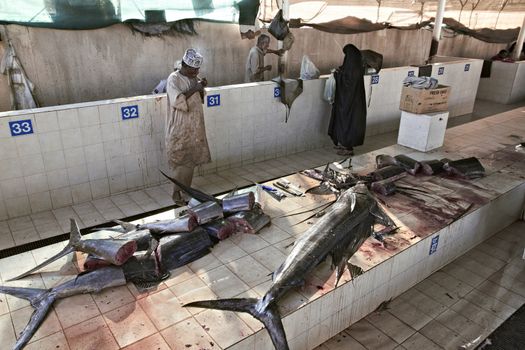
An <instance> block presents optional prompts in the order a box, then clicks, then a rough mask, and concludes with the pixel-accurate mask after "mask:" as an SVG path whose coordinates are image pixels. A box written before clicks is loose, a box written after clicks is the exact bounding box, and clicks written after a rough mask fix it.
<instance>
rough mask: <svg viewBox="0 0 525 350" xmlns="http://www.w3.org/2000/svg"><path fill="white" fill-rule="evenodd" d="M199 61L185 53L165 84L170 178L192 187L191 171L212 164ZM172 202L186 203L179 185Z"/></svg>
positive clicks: (191, 51)
mask: <svg viewBox="0 0 525 350" xmlns="http://www.w3.org/2000/svg"><path fill="white" fill-rule="evenodd" d="M202 62H203V57H202V55H200V54H199V53H198V52H197V51H195V50H194V49H188V50H186V52H185V53H184V57H183V58H182V66H181V68H180V69H179V70H176V71H175V72H173V73H171V74H170V76H169V77H168V80H167V84H166V92H167V100H168V109H167V116H166V117H167V118H166V151H167V155H168V165H169V167H170V169H171V171H172V172H173V176H174V177H175V178H176V179H177V180H179V181H180V182H182V183H183V184H185V185H187V186H191V181H192V179H193V170H194V168H195V167H196V166H197V165H200V164H204V163H208V162H210V161H211V158H210V150H209V148H208V141H207V139H206V129H205V126H204V111H203V107H202V103H203V98H204V87H206V85H207V81H206V79H200V78H199V77H198V76H197V75H198V73H199V68H200V67H201V65H202ZM173 200H174V201H175V203H176V204H178V205H183V204H185V201H186V198H184V197H183V194H182V193H181V191H180V188H179V187H178V186H174V189H173Z"/></svg>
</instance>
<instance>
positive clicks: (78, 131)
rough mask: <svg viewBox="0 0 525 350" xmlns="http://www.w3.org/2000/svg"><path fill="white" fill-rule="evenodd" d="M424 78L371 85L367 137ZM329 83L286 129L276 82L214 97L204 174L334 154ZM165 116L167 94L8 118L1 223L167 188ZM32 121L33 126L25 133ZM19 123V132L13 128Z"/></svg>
mask: <svg viewBox="0 0 525 350" xmlns="http://www.w3.org/2000/svg"><path fill="white" fill-rule="evenodd" d="M467 61H468V62H471V63H470V64H471V67H472V68H471V70H470V72H465V74H467V73H468V74H467V75H468V76H471V78H469V79H460V80H457V81H455V82H453V83H450V84H451V85H452V86H453V88H452V96H455V94H456V93H457V91H463V92H462V94H460V97H452V100H451V116H452V115H453V114H452V111H456V114H455V115H458V113H460V114H464V113H468V111H467V110H469V111H471V110H472V105H473V103H474V100H473V96H471V94H470V93H467V92H464V90H468V89H467V88H468V87H469V86H470V85H467V86H465V85H464V84H465V82H467V83H468V84H471V85H475V84H477V80H476V79H474V78H473V75H475V76H479V74H477V73H476V74H474V73H475V71H476V69H477V67H478V62H477V61H478V60H467ZM443 65H444V66H446V69H445V72H446V74H452V73H449V72H451V71H452V70H453V69H456V68H451V67H455V66H454V65H456V66H457V67H459V68H461V67H464V65H465V64H464V63H454V62H452V63H448V62H447V63H443ZM436 67H437V66H436ZM479 67H481V66H479ZM459 68H457V69H459ZM461 69H463V68H461ZM418 73H419V71H418V68H417V67H395V68H386V69H382V70H381V71H380V72H379V74H376V75H372V76H370V75H368V76H365V77H364V84H365V91H366V102H367V106H368V115H367V135H369V136H370V135H377V134H381V133H385V132H389V131H394V130H397V129H398V127H399V120H400V116H401V112H400V110H399V98H400V95H401V88H402V81H403V80H404V79H405V77H406V76H408V75H412V74H413V75H415V76H417V75H418ZM450 79H452V78H450ZM325 81H326V76H324V77H322V78H321V79H315V80H308V81H304V82H303V92H302V94H301V95H299V97H298V98H297V99H296V100H295V101H294V103H293V105H292V107H291V109H290V111H289V118H288V122H285V119H286V113H287V110H286V109H287V108H286V107H285V105H283V104H282V103H281V102H280V99H279V97H276V93H277V91H276V90H275V89H276V88H277V86H278V85H277V84H276V83H273V82H262V83H253V84H239V85H229V86H223V87H212V88H207V89H206V92H207V98H206V101H205V103H204V116H205V121H206V133H207V136H208V140H209V144H210V151H211V155H212V162H211V163H209V164H205V165H202V166H200V167H199V169H198V171H197V173H198V174H200V175H203V174H209V173H214V172H216V171H217V170H224V169H227V168H232V167H238V166H240V165H246V164H251V163H253V162H257V161H263V160H268V159H273V158H276V157H282V156H286V155H290V154H294V153H297V152H302V151H307V150H312V149H316V148H320V147H325V146H327V145H330V144H331V140H330V138H329V137H328V135H327V130H328V124H329V121H330V112H331V107H330V105H329V104H328V103H327V102H326V101H324V100H323V92H324V85H325ZM445 83H447V82H445ZM462 84H463V85H462ZM455 91H456V92H455ZM471 97H472V99H471ZM460 102H461V103H462V105H461V106H459V105H457V104H458V103H460ZM458 106H459V107H458ZM460 111H461V112H460ZM165 115H166V96H165V94H162V95H156V96H153V95H147V96H136V97H130V98H121V99H114V100H106V101H96V102H89V103H80V104H72V105H63V106H54V107H46V108H37V109H32V110H22V111H11V112H3V113H0V220H3V219H8V218H14V217H18V216H22V215H28V214H33V213H39V212H42V211H46V210H49V209H57V208H61V207H64V206H68V205H71V204H77V203H83V202H87V201H90V200H92V199H97V198H103V197H107V196H109V195H114V194H117V193H121V192H125V191H132V190H137V189H141V188H144V187H145V186H151V185H156V184H159V183H161V182H163V178H162V177H161V176H160V173H159V171H158V169H159V168H164V169H166V168H167V165H166V157H165V151H164V120H165ZM28 120H29V121H30V123H31V127H29V125H28V124H23V123H24V121H28ZM12 122H15V123H18V125H15V126H10V123H12ZM10 127H12V128H14V129H13V130H12V131H13V132H14V133H18V134H16V135H17V136H13V135H12V133H11V132H12V131H11V129H10ZM26 129H27V130H30V129H31V131H32V132H28V133H25V131H24V130H26Z"/></svg>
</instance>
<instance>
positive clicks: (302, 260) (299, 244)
mask: <svg viewBox="0 0 525 350" xmlns="http://www.w3.org/2000/svg"><path fill="white" fill-rule="evenodd" d="M374 223H381V224H383V225H385V226H390V225H393V222H392V220H390V218H389V217H388V216H387V215H386V214H385V213H384V212H383V211H382V210H381V208H379V206H378V205H377V202H376V201H375V199H374V198H373V197H372V196H371V194H370V192H368V190H367V188H366V186H365V185H363V184H358V185H356V186H355V187H353V188H351V189H349V190H346V191H345V192H343V193H342V194H341V195H340V197H339V198H338V200H337V201H336V202H335V204H334V205H333V206H332V208H330V210H329V211H327V213H326V214H325V215H324V216H323V217H322V218H321V219H320V220H319V221H318V222H317V223H316V224H314V225H313V226H312V227H311V228H310V229H309V230H307V231H306V232H305V233H304V234H303V235H302V236H301V238H300V239H299V240H298V241H296V243H295V245H294V247H293V249H292V251H291V252H290V254H289V255H288V256H287V258H286V260H285V261H284V262H283V264H282V265H281V266H280V267H279V268H278V269H277V270H276V271H275V272H274V274H273V283H272V285H271V287H270V288H269V290H268V291H267V292H266V293H265V295H264V297H263V298H262V299H259V300H257V299H254V298H248V299H219V300H205V301H197V302H192V303H189V304H187V305H185V306H190V307H204V308H210V309H218V310H229V311H237V312H247V313H249V314H251V315H252V316H253V317H255V318H257V319H258V320H259V321H261V322H262V323H263V324H264V325H265V326H266V329H267V330H268V332H269V334H270V337H271V339H272V342H273V345H274V347H275V348H276V349H278V350H287V349H288V343H287V340H286V334H285V332H284V328H283V325H282V321H281V316H280V315H279V311H278V308H277V302H278V301H279V300H280V299H281V298H282V297H283V296H284V295H285V294H286V293H287V292H288V291H289V290H290V289H291V288H294V287H296V286H299V285H301V284H302V283H303V282H304V279H305V277H306V275H308V274H309V273H310V272H312V270H313V269H314V268H315V267H316V266H317V265H318V264H319V263H320V262H321V261H323V260H324V259H325V258H326V257H328V256H329V255H330V256H331V257H332V265H333V266H334V267H337V270H336V279H337V281H338V280H339V278H340V277H341V275H342V272H344V269H345V268H346V267H347V264H348V259H349V258H350V257H351V256H352V255H353V254H354V253H355V252H356V251H357V250H358V249H359V247H360V246H361V245H362V244H363V243H364V241H365V240H366V239H367V238H368V237H370V236H371V234H372V233H373V228H372V226H373V224H374ZM336 283H337V282H336Z"/></svg>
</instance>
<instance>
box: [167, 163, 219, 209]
mask: <svg viewBox="0 0 525 350" xmlns="http://www.w3.org/2000/svg"><path fill="white" fill-rule="evenodd" d="M159 171H160V173H161V174H162V175H164V176H165V177H166V178H167V179H168V180H170V181H171V182H173V183H174V184H175V185H177V186H179V188H180V189H181V190H182V191H184V192H186V194H188V195H189V196H191V197H193V198H195V199H196V200H198V201H200V202H208V201H212V202H217V203H221V201H220V200H218V199H217V198H215V197H213V196H212V195H209V194H207V193H204V192H202V191H199V190H197V189H195V188H193V187H190V186H186V185H184V184H183V183H181V182H180V181H178V180H177V179H174V178H172V177H170V176H168V175H166V174H165V173H164V172H163V171H162V170H160V169H159Z"/></svg>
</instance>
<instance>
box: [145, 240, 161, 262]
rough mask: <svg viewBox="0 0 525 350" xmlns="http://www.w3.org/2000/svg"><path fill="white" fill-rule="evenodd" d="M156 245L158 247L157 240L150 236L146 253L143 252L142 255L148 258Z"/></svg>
mask: <svg viewBox="0 0 525 350" xmlns="http://www.w3.org/2000/svg"><path fill="white" fill-rule="evenodd" d="M158 247H159V240H158V239H155V238H153V237H152V238H151V240H150V241H149V247H148V250H147V251H146V253H144V257H145V258H149V256H150V255H151V254H152V253H153V252H154V251H156V250H157V248H158Z"/></svg>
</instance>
